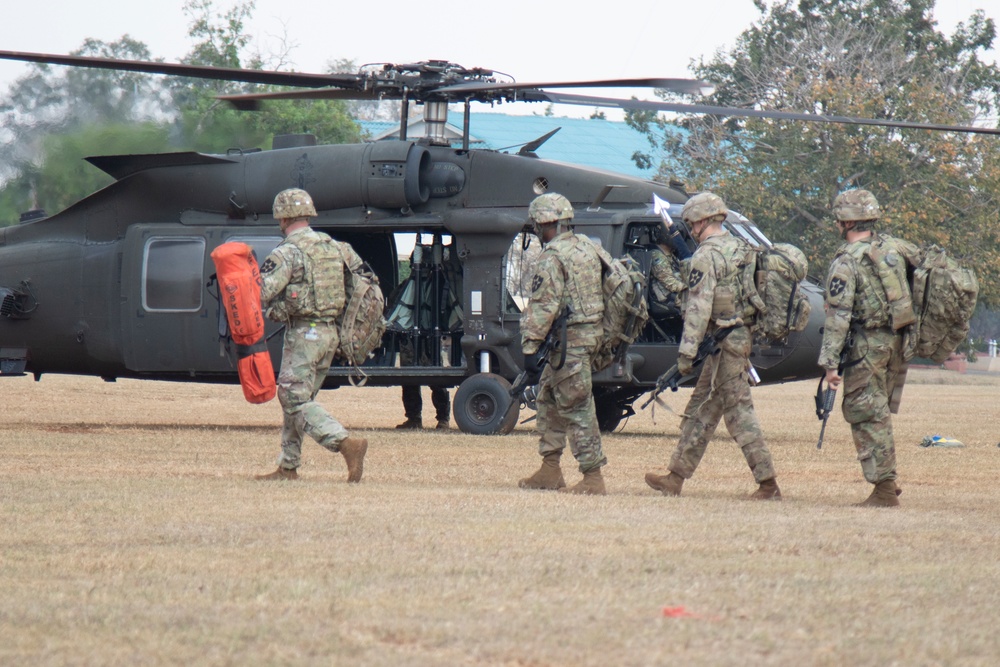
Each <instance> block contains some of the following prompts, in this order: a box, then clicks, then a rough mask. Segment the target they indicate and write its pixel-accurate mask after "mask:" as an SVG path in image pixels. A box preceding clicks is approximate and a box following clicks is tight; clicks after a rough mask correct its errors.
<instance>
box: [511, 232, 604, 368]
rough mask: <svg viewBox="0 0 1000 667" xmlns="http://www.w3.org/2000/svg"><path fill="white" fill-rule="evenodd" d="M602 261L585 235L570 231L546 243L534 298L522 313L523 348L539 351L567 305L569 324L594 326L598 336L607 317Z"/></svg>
mask: <svg viewBox="0 0 1000 667" xmlns="http://www.w3.org/2000/svg"><path fill="white" fill-rule="evenodd" d="M601 279H602V266H601V258H600V256H598V254H597V246H595V245H594V243H593V242H592V241H591V240H590V239H588V238H587V237H585V236H580V235H578V234H574V233H573V232H570V231H567V232H563V233H561V234H559V235H557V236H556V237H555V238H553V239H552V240H551V241H549V242H548V243H546V244H545V247H544V248H543V249H542V252H541V254H539V255H538V260H537V261H536V263H535V276H534V278H532V281H531V298H530V300H529V301H528V304H527V305H526V306H525V308H524V311H523V312H522V313H521V347H522V349H523V350H524V352H525V354H531V353H533V352H535V351H536V350H538V346H539V345H541V344H542V341H543V340H545V336H546V335H547V334H548V333H549V330H550V329H551V328H552V323H553V322H554V321H555V320H556V318H557V317H558V316H559V314H560V313H561V312H562V310H563V308H564V307H565V306H567V305H568V306H569V308H570V316H569V319H568V324H569V325H570V326H573V325H592V328H594V329H595V336H596V335H597V334H599V329H600V327H601V318H602V317H603V315H604V294H603V291H602V283H601Z"/></svg>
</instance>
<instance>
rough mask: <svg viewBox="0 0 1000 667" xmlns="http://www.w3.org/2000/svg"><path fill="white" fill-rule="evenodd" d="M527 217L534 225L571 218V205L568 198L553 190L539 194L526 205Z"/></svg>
mask: <svg viewBox="0 0 1000 667" xmlns="http://www.w3.org/2000/svg"><path fill="white" fill-rule="evenodd" d="M528 217H529V218H531V221H532V222H534V223H535V224H536V225H544V224H547V223H550V222H557V221H559V220H572V219H573V205H572V204H570V203H569V200H568V199H566V198H565V197H563V196H562V195H560V194H557V193H555V192H546V193H545V194H544V195H539V196H537V197H535V199H534V200H533V201H532V202H531V206H529V207H528Z"/></svg>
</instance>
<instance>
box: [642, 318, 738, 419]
mask: <svg viewBox="0 0 1000 667" xmlns="http://www.w3.org/2000/svg"><path fill="white" fill-rule="evenodd" d="M734 329H736V327H726V328H725V329H719V330H718V331H716V332H715V333H714V334H708V335H707V336H705V339H704V340H703V341H701V344H699V345H698V351H697V352H696V353H695V355H694V361H693V362H692V363H691V368H692V369H695V368H698V367H699V366H701V365H702V364H703V363H705V360H706V359H708V358H709V357H710V356H712V355H713V354H715V353H716V352H718V351H719V346H720V345H721V344H722V341H724V340H725V339H726V336H728V335H729V334H731V333H732V332H733V330H734ZM684 377H685V376H684V375H682V374H681V372H680V371H679V370H678V369H677V364H674V365H673V366H671V367H670V369H669V370H667V372H666V373H664V374H663V375H661V376H660V377H659V378H657V380H656V387H655V388H654V389H653V391H652V395H651V396H650V397H649V398H648V399H646V402H645V403H643V404H642V407H641V408H639V409H640V410H642V409H645V407H646V406H647V405H649V404H650V403H652V402H653V401H655V400H656V397H657V396H659V395H660V394H661V393H662V392H663V391H664V390H666V389H667V387H669V388H670V391H677V387H678V385H679V384H680V383H681V381H683V380H684Z"/></svg>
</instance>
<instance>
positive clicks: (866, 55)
mask: <svg viewBox="0 0 1000 667" xmlns="http://www.w3.org/2000/svg"><path fill="white" fill-rule="evenodd" d="M755 3H756V6H757V9H758V11H759V12H760V16H759V18H758V19H757V20H756V21H755V22H754V23H753V24H752V25H751V26H750V27H749V28H748V29H747V30H745V31H744V32H743V33H742V34H741V35H740V37H739V38H738V40H737V41H736V43H735V45H734V47H733V48H732V49H731V50H729V51H725V52H724V51H719V52H716V53H715V54H714V55H713V56H712V57H711V58H709V59H707V60H706V59H704V58H703V59H702V60H700V61H699V62H697V63H695V64H694V65H693V66H692V72H693V74H694V75H695V76H698V77H703V78H705V79H708V80H710V81H712V82H713V83H715V84H716V86H717V92H715V93H714V95H713V97H712V98H711V99H710V100H709V101H707V102H705V103H707V104H717V105H720V106H734V107H748V108H762V109H772V110H790V111H807V112H815V113H821V114H829V115H840V116H859V117H867V118H876V119H887V120H907V121H915V122H925V123H942V124H945V123H946V124H954V125H959V124H973V123H980V124H986V125H989V126H991V127H996V126H997V113H998V108H1000V68H998V67H997V64H996V63H992V64H988V63H986V62H984V60H983V57H984V56H985V54H986V53H987V52H988V51H989V50H990V49H991V48H992V46H993V44H994V39H995V37H996V25H995V23H994V21H993V19H991V18H987V17H986V16H985V15H984V13H983V12H982V11H977V12H975V13H974V14H973V15H972V16H971V17H970V18H969V19H968V20H967V21H964V22H962V23H960V24H959V25H958V26H957V27H956V29H955V32H954V34H952V35H950V36H949V35H945V34H943V33H942V32H941V31H939V30H938V29H937V27H936V25H935V22H934V21H933V9H934V4H935V3H934V0H781V1H779V2H774V3H767V2H765V1H764V0H755ZM660 95H661V97H663V98H665V99H666V98H669V95H667V94H660ZM628 122H630V123H631V124H632V125H633V126H634V127H637V128H638V129H640V130H642V131H645V132H647V133H648V134H649V136H650V140H651V143H652V149H651V150H650V151H649V152H648V153H645V154H642V155H639V156H637V159H642V160H646V161H647V163H648V164H657V165H659V178H662V179H664V180H666V179H677V180H680V181H683V182H685V183H686V184H687V185H688V187H689V189H691V190H702V189H706V190H707V189H710V190H713V191H715V192H718V193H719V194H721V195H722V196H723V197H724V198H725V199H726V201H727V202H728V203H729V204H730V205H731V206H732V207H733V208H735V209H737V210H739V211H741V212H742V213H744V214H746V215H747V216H748V217H750V218H752V219H753V220H754V221H755V222H757V224H758V225H759V226H760V227H761V228H762V229H764V230H765V231H766V232H767V233H768V234H769V235H770V236H771V237H772V238H775V239H779V240H782V241H787V242H790V243H795V244H797V245H799V246H801V247H802V249H803V250H804V251H805V252H806V254H807V255H808V257H809V260H810V266H811V272H812V273H813V274H816V275H818V276H820V277H822V276H823V273H824V272H825V269H826V267H827V266H828V265H829V262H830V260H831V258H832V256H833V253H834V252H835V250H836V248H837V247H838V246H839V244H840V243H841V240H840V238H839V237H838V236H837V234H836V233H835V231H834V228H833V225H832V216H831V213H830V211H831V205H832V202H833V199H834V197H836V196H837V194H838V193H839V192H842V191H843V190H846V189H850V188H865V189H867V190H871V191H872V192H873V193H874V194H875V195H876V197H878V200H879V202H880V204H881V207H882V209H883V224H882V228H883V229H886V230H887V231H889V232H890V233H893V234H898V235H900V236H902V237H905V238H907V239H909V240H911V241H914V242H916V243H937V244H939V245H941V246H943V247H945V248H947V249H948V250H949V251H950V252H952V253H954V254H955V255H956V256H958V257H960V258H962V259H963V260H964V261H966V262H968V263H969V264H970V265H971V266H974V267H975V269H976V271H977V273H978V277H979V281H980V289H981V291H980V301H981V302H982V303H985V304H988V305H991V306H993V307H995V306H996V305H997V304H998V303H1000V280H998V279H1000V224H998V222H1000V221H998V217H1000V137H997V136H989V135H972V134H962V133H948V132H933V131H928V130H902V129H892V128H881V127H871V126H862V125H832V124H820V123H803V122H796V121H776V120H764V119H749V120H746V119H733V118H722V117H717V116H682V117H676V118H665V117H663V116H656V115H652V114H648V113H633V114H630V115H629V117H628ZM654 130H658V131H654ZM658 136H661V137H664V139H662V140H660V139H656V137H658Z"/></svg>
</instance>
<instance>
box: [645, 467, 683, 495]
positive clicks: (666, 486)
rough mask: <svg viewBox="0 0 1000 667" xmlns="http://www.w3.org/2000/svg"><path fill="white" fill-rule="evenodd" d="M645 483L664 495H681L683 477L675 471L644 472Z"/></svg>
mask: <svg viewBox="0 0 1000 667" xmlns="http://www.w3.org/2000/svg"><path fill="white" fill-rule="evenodd" d="M646 484H647V485H649V488H651V489H656V490H657V491H659V492H660V493H662V494H663V495H665V496H679V495H681V487H682V486H684V478H683V477H681V476H680V475H678V474H677V473H675V472H671V473H670V474H669V475H657V474H656V473H652V472H647V473H646Z"/></svg>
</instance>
